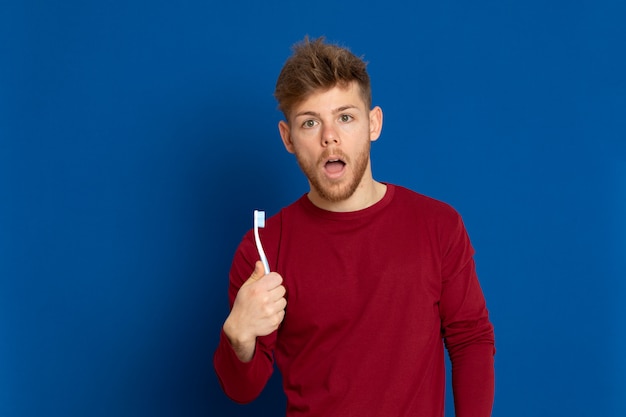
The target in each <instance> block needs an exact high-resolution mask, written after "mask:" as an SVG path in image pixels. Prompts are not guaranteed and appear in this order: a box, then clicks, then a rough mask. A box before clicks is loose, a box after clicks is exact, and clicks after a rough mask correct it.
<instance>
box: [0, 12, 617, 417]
mask: <svg viewBox="0 0 626 417" xmlns="http://www.w3.org/2000/svg"><path fill="white" fill-rule="evenodd" d="M624 22H626V6H625V3H624V2H622V1H619V0H615V1H610V0H600V1H553V2H544V1H537V0H530V1H528V0H526V1H478V2H464V1H439V2H401V1H391V2H385V3H384V4H372V5H367V4H361V3H354V2H353V3H347V4H343V3H336V2H332V1H327V0H321V1H318V2H314V3H297V2H291V1H289V2H288V1H277V2H273V3H272V6H269V5H267V4H265V3H264V2H252V1H250V2H244V1H240V0H235V1H230V2H224V3H223V4H220V5H216V4H213V3H211V2H206V1H198V0H184V1H180V2H169V1H154V2H150V1H141V0H131V1H119V0H113V1H109V2H85V1H76V0H74V1H72V0H69V1H68V0H66V1H64V2H60V3H59V2H49V1H48V2H46V1H20V2H12V4H9V2H3V3H2V5H0V39H1V40H2V41H0V415H1V416H6V417H22V416H28V417H30V416H86V415H89V416H111V415H115V416H137V415H150V416H171V415H185V416H206V415H219V416H244V415H245V416H248V415H257V416H264V415H266V416H270V415H271V416H276V415H280V414H279V413H277V412H276V411H275V410H283V409H284V404H283V402H284V398H283V396H282V394H281V391H280V386H279V383H278V381H277V380H276V379H274V380H272V382H271V383H270V386H269V387H268V389H267V390H266V391H265V392H264V394H263V395H262V396H261V398H259V400H258V401H257V402H255V403H253V404H251V405H248V406H238V405H235V404H233V403H231V402H230V401H229V400H227V399H226V398H225V396H224V395H223V394H222V393H221V391H220V389H219V386H218V383H217V380H216V378H215V376H214V374H213V370H212V366H211V357H212V353H213V350H214V348H215V346H216V344H217V339H218V335H219V329H220V326H221V324H222V322H223V320H224V318H225V316H226V314H227V300H226V286H227V271H228V268H229V265H230V261H231V256H232V253H233V251H234V249H235V247H236V245H237V243H238V242H239V240H240V238H241V236H242V235H243V233H244V232H245V231H246V230H247V229H248V228H249V227H250V226H251V220H252V216H251V213H252V210H253V209H254V208H264V209H266V210H267V211H268V212H269V213H270V214H273V213H275V212H276V211H278V210H279V209H280V207H282V206H284V205H286V204H288V203H289V202H291V201H292V200H294V199H295V198H297V197H298V196H300V195H301V194H302V193H303V192H305V191H306V182H305V181H304V180H303V178H302V176H301V175H300V173H299V171H298V168H297V166H296V164H295V162H294V161H293V159H292V157H291V155H289V154H287V153H286V152H285V151H284V150H283V148H282V144H281V143H280V139H279V136H278V133H277V129H276V124H277V121H278V120H279V118H280V114H279V113H278V112H277V111H276V104H275V102H274V100H273V97H272V91H273V86H274V82H275V78H276V76H277V74H278V71H279V70H280V67H281V66H282V63H283V62H284V60H285V59H286V57H287V56H288V55H289V53H290V50H289V48H290V45H291V44H292V43H294V42H296V41H298V40H299V39H301V38H302V37H303V36H304V35H305V34H310V35H312V36H319V35H326V36H327V37H328V38H329V39H330V40H332V41H337V42H340V43H343V44H345V45H348V46H350V47H351V49H352V50H353V51H354V52H355V53H357V54H359V55H365V58H366V60H368V61H369V62H370V65H369V69H370V73H371V76H372V79H373V89H374V102H375V104H378V105H380V106H382V108H383V110H384V112H385V126H384V129H383V135H382V137H381V139H380V140H379V141H378V142H376V143H375V144H374V147H373V164H374V173H375V176H376V177H377V179H379V180H384V181H390V182H396V183H399V184H402V185H405V186H408V187H410V188H413V189H415V190H417V191H420V192H422V193H425V194H428V195H431V196H433V197H436V198H439V199H443V200H445V201H447V202H449V203H451V204H452V205H454V206H455V207H456V208H457V209H458V210H459V211H460V212H461V214H462V215H463V216H464V218H465V221H466V224H467V227H468V229H469V232H470V234H471V236H472V239H473V242H474V246H475V247H476V249H477V262H478V269H479V274H480V276H481V281H482V285H483V289H484V292H485V294H486V296H487V298H488V304H489V308H490V311H491V314H492V318H493V322H494V324H495V326H496V336H497V349H498V353H497V356H496V363H497V383H496V391H497V393H496V403H495V408H494V416H506V417H516V416H520V417H522V416H523V417H527V416H556V415H567V416H615V417H617V416H624V415H626V400H625V399H624V392H626V378H625V376H624V375H625V374H626V359H624V352H625V351H626V335H625V333H626V331H625V328H626V307H625V306H624V302H623V300H624V299H625V297H626V284H625V280H624V278H625V273H624V271H625V269H626V262H625V255H626V220H625V213H626V149H625V148H626V147H625V142H626V77H625V76H624V74H626V59H625V56H626V54H625V51H624V45H626V25H625V24H624ZM270 410H274V411H270ZM448 413H449V415H452V409H451V407H450V408H449V410H448Z"/></svg>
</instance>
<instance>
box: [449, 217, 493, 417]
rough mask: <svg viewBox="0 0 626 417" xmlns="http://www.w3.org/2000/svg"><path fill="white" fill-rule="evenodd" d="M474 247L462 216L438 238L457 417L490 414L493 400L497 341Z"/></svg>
mask: <svg viewBox="0 0 626 417" xmlns="http://www.w3.org/2000/svg"><path fill="white" fill-rule="evenodd" d="M473 254H474V250H473V248H472V246H471V244H470V241H469V237H468V236H467V233H466V231H465V227H464V226H463V222H462V220H461V218H460V216H458V215H457V219H456V222H455V225H454V228H453V229H452V232H451V233H450V234H449V236H448V238H447V239H442V295H441V300H440V314H441V321H442V331H443V337H444V340H445V344H446V348H447V350H448V354H449V356H450V361H451V363H452V388H453V392H454V405H455V412H456V413H455V414H456V416H457V417H488V416H490V415H491V410H492V407H493V399H494V354H495V347H494V346H495V339H494V331H493V326H492V324H491V322H490V320H489V313H488V311H487V307H486V303H485V298H484V296H483V292H482V289H481V288H480V284H479V282H478V277H477V276H476V267H475V264H474V259H473Z"/></svg>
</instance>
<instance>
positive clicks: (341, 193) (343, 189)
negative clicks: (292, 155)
mask: <svg viewBox="0 0 626 417" xmlns="http://www.w3.org/2000/svg"><path fill="white" fill-rule="evenodd" d="M370 147H371V143H370V141H366V142H365V145H364V146H363V148H362V149H361V150H360V152H358V153H357V155H356V157H355V159H354V161H353V160H352V159H351V158H350V157H348V155H346V154H344V153H343V152H339V151H335V152H333V155H337V156H339V157H340V158H341V160H342V161H344V162H345V163H346V166H347V167H348V168H350V172H348V174H349V175H351V177H348V178H340V179H337V180H331V179H328V178H326V177H325V176H324V174H323V173H321V172H320V169H319V167H320V166H321V165H323V164H324V162H325V161H326V160H327V159H328V157H329V155H330V152H329V151H325V152H324V153H323V154H322V155H321V156H320V158H319V159H318V160H317V161H316V162H315V163H310V162H309V161H306V160H304V159H303V158H302V156H301V155H299V154H298V152H296V160H297V161H298V165H299V166H300V169H301V170H302V172H304V175H305V176H306V177H307V179H308V180H309V183H310V184H311V188H312V189H314V190H315V192H316V193H317V194H318V195H319V196H320V197H321V198H323V199H324V200H326V201H328V202H331V203H338V202H341V201H345V200H347V199H348V198H350V197H352V195H353V194H354V193H355V191H356V190H357V188H359V185H360V184H361V180H362V179H363V175H364V174H365V171H366V169H367V167H368V164H369V157H370Z"/></svg>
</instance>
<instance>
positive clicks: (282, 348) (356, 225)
mask: <svg viewBox="0 0 626 417" xmlns="http://www.w3.org/2000/svg"><path fill="white" fill-rule="evenodd" d="M260 233H261V240H262V242H263V246H264V248H265V251H266V253H267V255H268V258H269V261H270V267H271V268H272V270H274V271H276V272H278V273H280V274H281V275H282V277H283V279H284V285H285V287H286V289H287V295H286V297H287V308H286V315H285V320H284V321H283V323H282V325H281V327H280V328H279V329H278V331H276V332H274V333H272V334H270V335H269V336H266V337H259V338H258V339H257V345H256V351H255V353H254V357H253V359H252V361H250V362H249V363H242V362H241V361H239V359H238V358H237V356H236V355H235V353H234V352H233V350H232V348H231V346H230V344H229V343H228V340H227V338H226V336H225V335H224V333H223V331H222V336H221V339H220V343H219V345H218V348H217V350H216V352H215V356H214V366H215V370H216V372H217V375H218V377H219V380H220V383H221V385H222V387H223V389H224V391H225V392H226V394H227V395H228V396H229V397H231V398H232V399H233V400H235V401H237V402H242V403H245V402H249V401H251V400H253V399H254V398H255V397H256V396H257V395H258V394H259V393H260V392H261V390H262V389H263V387H264V386H265V383H266V382H267V380H268V379H269V377H270V375H271V373H272V369H273V363H274V362H273V361H274V358H275V360H276V363H277V366H278V368H279V369H280V370H281V374H282V375H283V387H284V389H285V393H286V395H287V401H288V404H287V416H288V417H301V416H302V417H303V416H306V417H314V416H324V417H332V416H341V417H348V416H359V417H366V416H380V417H387V416H394V417H400V416H413V417H418V416H419V417H431V416H432V417H441V416H443V415H444V412H443V407H444V391H445V369H444V349H443V347H444V342H445V346H446V347H447V349H448V353H449V355H450V359H451V363H452V379H453V381H452V384H453V390H454V397H455V409H456V415H457V416H458V417H485V416H489V415H491V407H492V404H493V395H494V367H493V355H494V352H495V349H494V334H493V327H492V325H491V323H490V321H489V318H488V312H487V309H486V305H485V301H484V297H483V294H482V291H481V289H480V286H479V283H478V280H477V277H476V272H475V267H474V261H473V257H472V256H473V249H472V247H471V244H470V241H469V239H468V236H467V234H466V232H465V228H464V226H463V223H462V220H461V218H460V216H459V215H458V214H457V213H456V212H455V211H454V210H453V209H452V208H451V207H450V206H448V205H446V204H444V203H441V202H439V201H436V200H433V199H431V198H428V197H425V196H423V195H420V194H417V193H414V192H412V191H409V190H407V189H405V188H402V187H398V186H394V185H391V184H388V185H387V192H386V194H385V196H384V198H383V199H382V200H381V201H379V202H378V203H377V204H375V205H373V206H371V207H369V208H366V209H364V210H360V211H356V212H349V213H336V212H328V211H325V210H322V209H320V208H318V207H316V206H314V205H313V204H312V203H311V202H310V201H309V200H308V198H307V197H306V196H303V197H302V198H300V199H299V200H297V201H296V202H295V203H293V204H292V205H290V206H288V207H286V208H284V209H283V210H281V211H280V212H279V213H278V214H277V215H275V216H273V217H271V218H270V219H268V221H267V222H266V227H265V228H264V229H260ZM257 259H259V256H258V254H257V252H256V248H255V245H254V239H253V237H252V234H251V233H248V234H247V235H246V236H245V237H244V239H243V241H242V243H241V244H240V246H239V248H238V250H237V252H236V254H235V257H234V260H233V265H232V269H231V273H230V289H229V296H230V302H231V306H232V303H233V301H234V299H235V296H236V294H237V291H238V289H239V287H240V286H241V284H242V283H243V282H244V281H245V280H247V278H248V277H249V276H250V274H251V272H252V270H253V269H254V263H255V261H256V260H257Z"/></svg>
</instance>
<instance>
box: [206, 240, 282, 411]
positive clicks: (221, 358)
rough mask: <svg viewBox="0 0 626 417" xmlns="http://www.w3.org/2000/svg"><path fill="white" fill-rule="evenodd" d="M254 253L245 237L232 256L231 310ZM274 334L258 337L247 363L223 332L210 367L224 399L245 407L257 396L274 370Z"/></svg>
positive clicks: (229, 295)
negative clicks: (238, 355) (213, 369)
mask: <svg viewBox="0 0 626 417" xmlns="http://www.w3.org/2000/svg"><path fill="white" fill-rule="evenodd" d="M255 256H256V258H258V255H256V250H255V249H254V243H253V242H252V241H251V234H250V233H248V234H247V235H246V236H245V237H244V240H243V241H242V242H241V244H240V245H239V248H238V249H237V251H236V252H235V256H234V258H233V263H232V266H231V270H230V274H229V288H228V297H229V302H230V308H232V306H233V303H234V302H235V297H236V296H237V292H238V291H239V288H240V287H241V285H242V284H243V283H244V282H245V281H246V280H247V279H248V278H249V276H250V274H251V273H252V271H253V270H254V263H255V262H256V258H255ZM275 344H276V332H273V333H271V334H269V335H267V336H264V337H257V343H256V347H255V352H254V356H253V357H252V360H250V362H242V361H241V360H239V358H238V357H237V355H236V354H235V351H234V350H233V348H232V346H231V345H230V342H229V341H228V338H227V337H226V334H225V333H224V330H222V331H221V335H220V340H219V344H218V346H217V349H216V351H215V354H214V355H213V366H214V368H215V372H216V374H217V377H218V380H219V382H220V385H221V386H222V389H223V390H224V392H225V393H226V395H227V396H228V397H229V398H231V399H232V400H233V401H235V402H238V403H248V402H250V401H252V400H254V399H255V398H256V397H258V396H259V394H260V393H261V391H262V390H263V388H264V387H265V384H266V383H267V381H268V380H269V378H270V377H271V375H272V373H273V370H274V356H273V351H274V346H275Z"/></svg>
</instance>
